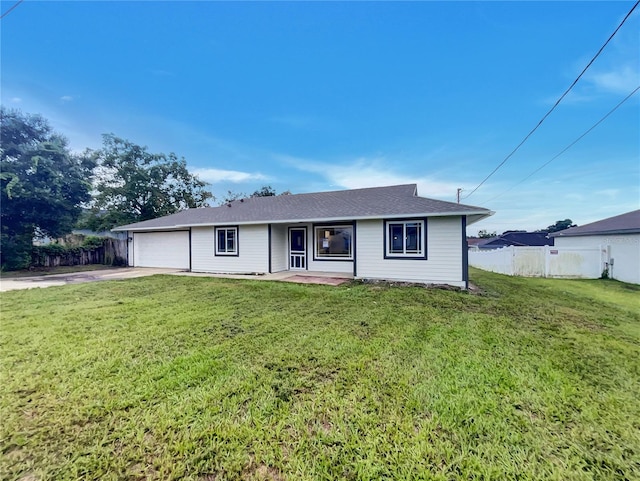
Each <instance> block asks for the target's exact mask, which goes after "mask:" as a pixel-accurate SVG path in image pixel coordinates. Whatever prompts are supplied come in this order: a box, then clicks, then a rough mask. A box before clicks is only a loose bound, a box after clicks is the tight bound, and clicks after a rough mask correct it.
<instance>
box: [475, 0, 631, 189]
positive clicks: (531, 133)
mask: <svg viewBox="0 0 640 481" xmlns="http://www.w3.org/2000/svg"><path fill="white" fill-rule="evenodd" d="M638 4H640V0H638V1H637V2H636V3H635V5H634V6H633V7H631V10H629V13H627V15H626V16H625V17H624V18H623V19H622V22H620V25H618V27H617V28H616V29H615V30H614V31H613V33H612V34H611V35H610V36H609V38H608V39H607V41H606V42H605V43H604V44H603V45H602V47H600V50H598V52H597V53H596V54H595V55H594V56H593V58H592V59H591V60H590V61H589V63H588V64H587V66H586V67H585V68H584V69H583V70H582V72H580V75H578V76H577V77H576V79H575V80H574V81H573V83H572V84H571V85H570V86H569V88H568V89H567V90H565V92H564V93H563V94H562V95H561V96H560V98H559V99H558V100H556V103H555V104H553V107H551V109H550V110H549V111H548V112H547V113H546V114H544V116H543V117H542V118H541V119H540V121H539V122H538V124H537V125H536V126H535V127H534V128H533V129H532V130H531V132H529V133H528V134H527V135H526V136H525V138H524V139H522V141H521V142H520V143H519V144H518V145H517V146H516V148H515V149H513V150H512V151H511V153H510V154H509V155H507V156H506V157H505V158H504V160H503V161H502V162H500V163H499V164H498V166H497V167H496V168H495V169H493V170H492V171H491V173H490V174H489V175H487V176H486V177H485V178H484V179H483V180H482V182H480V183H479V184H478V186H477V187H476V188H475V189H473V190H472V191H471V192H469V194H468V195H466V196H464V197H463V199H466V198H468V197H470V196H471V195H473V193H474V192H475V191H476V190H478V189H479V188H480V187H481V186H482V185H483V184H484V183H485V182H486V181H487V180H489V178H491V176H493V174H495V173H496V172H497V171H498V169H500V167H502V166H503V165H504V164H505V163H506V162H507V160H509V159H510V158H511V156H513V154H515V153H516V152H517V151H518V149H520V147H522V145H523V144H524V143H525V142H526V141H527V140H528V139H529V137H531V135H533V133H534V132H535V131H536V130H538V127H540V125H542V122H544V121H545V120H546V118H547V117H548V116H549V115H550V114H551V112H553V111H554V110H555V108H556V107H557V106H558V104H560V102H561V101H562V99H564V98H565V97H566V96H567V94H568V93H569V92H570V91H571V89H572V88H573V87H574V86H575V85H576V84H577V83H578V81H579V80H580V78H582V76H583V75H584V73H585V72H586V71H587V70H588V69H589V67H591V64H592V63H593V62H594V61H595V60H596V59H597V58H598V57H599V56H600V54H601V53H602V51H603V50H604V48H605V47H606V46H607V45H608V44H609V42H610V41H611V40H612V39H613V37H615V35H616V33H618V30H620V28H621V27H622V25H624V23H625V22H626V21H627V19H628V18H629V17H630V16H631V14H632V13H633V11H634V10H635V9H636V7H637V6H638Z"/></svg>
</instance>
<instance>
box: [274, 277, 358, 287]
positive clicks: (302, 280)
mask: <svg viewBox="0 0 640 481" xmlns="http://www.w3.org/2000/svg"><path fill="white" fill-rule="evenodd" d="M282 280H283V281H285V282H296V283H298V284H324V285H327V286H339V285H340V284H344V283H345V282H350V281H351V279H345V278H344V277H316V276H298V275H294V276H291V277H286V278H284V279H282Z"/></svg>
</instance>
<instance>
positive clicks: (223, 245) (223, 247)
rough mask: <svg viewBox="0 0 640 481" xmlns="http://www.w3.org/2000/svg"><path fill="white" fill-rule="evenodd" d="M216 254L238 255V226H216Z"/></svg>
mask: <svg viewBox="0 0 640 481" xmlns="http://www.w3.org/2000/svg"><path fill="white" fill-rule="evenodd" d="M215 242H216V255H217V256H237V255H238V228H237V227H216V241H215Z"/></svg>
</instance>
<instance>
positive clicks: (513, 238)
mask: <svg viewBox="0 0 640 481" xmlns="http://www.w3.org/2000/svg"><path fill="white" fill-rule="evenodd" d="M547 235H548V234H547V233H546V232H505V233H504V234H502V235H501V236H498V237H491V238H490V239H484V242H479V243H478V244H476V245H477V247H478V248H479V249H499V248H500V247H506V246H552V245H553V239H549V238H548V237H547Z"/></svg>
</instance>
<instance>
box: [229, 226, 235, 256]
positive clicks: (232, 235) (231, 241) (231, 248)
mask: <svg viewBox="0 0 640 481" xmlns="http://www.w3.org/2000/svg"><path fill="white" fill-rule="evenodd" d="M235 251H236V231H235V230H234V229H229V230H227V252H235Z"/></svg>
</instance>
